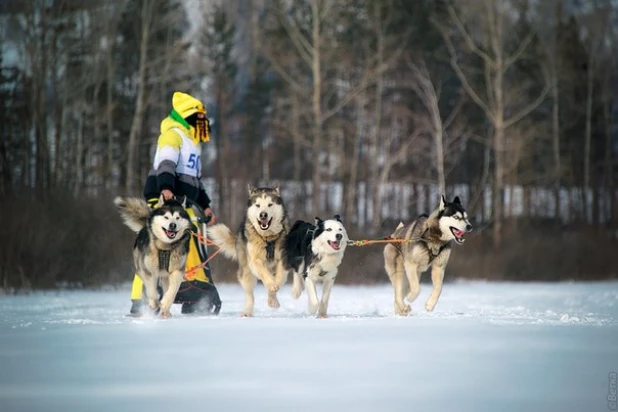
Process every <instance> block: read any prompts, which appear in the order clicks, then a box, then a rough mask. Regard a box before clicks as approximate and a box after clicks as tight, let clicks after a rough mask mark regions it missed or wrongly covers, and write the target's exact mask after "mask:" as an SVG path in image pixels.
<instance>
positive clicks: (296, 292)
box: [292, 288, 303, 299]
mask: <svg viewBox="0 0 618 412" xmlns="http://www.w3.org/2000/svg"><path fill="white" fill-rule="evenodd" d="M302 293H303V291H302V289H301V288H292V298H294V299H298V298H299V297H300V295H301V294H302Z"/></svg>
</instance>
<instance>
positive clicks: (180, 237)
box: [114, 196, 192, 317]
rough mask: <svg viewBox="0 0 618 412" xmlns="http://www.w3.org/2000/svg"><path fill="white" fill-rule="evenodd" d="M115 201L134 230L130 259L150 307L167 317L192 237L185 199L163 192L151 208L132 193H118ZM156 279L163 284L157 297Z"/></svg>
mask: <svg viewBox="0 0 618 412" xmlns="http://www.w3.org/2000/svg"><path fill="white" fill-rule="evenodd" d="M114 203H115V204H116V206H117V207H118V209H119V211H120V215H121V216H122V219H123V220H124V223H125V224H126V225H127V226H128V227H129V228H131V229H132V230H133V231H135V232H137V238H136V239H135V244H134V246H133V262H134V264H135V270H136V273H137V275H138V276H139V277H140V278H142V280H143V281H144V285H145V286H146V296H147V297H148V304H149V306H150V309H152V310H154V311H157V310H160V314H161V316H162V317H169V316H171V313H170V309H171V307H172V304H173V303H174V299H175V298H176V293H178V288H179V287H180V283H181V282H182V279H183V278H184V275H185V264H186V261H187V254H188V252H189V242H190V240H191V229H192V224H191V218H190V217H189V214H188V213H187V211H186V210H185V206H186V205H185V203H184V201H183V202H182V203H181V202H179V201H176V200H164V199H163V197H162V196H161V197H160V198H159V202H158V203H157V205H156V206H155V208H154V209H152V208H150V207H149V206H148V203H146V201H145V200H143V199H139V198H135V197H127V198H123V197H117V198H116V199H114ZM159 279H160V280H161V286H162V288H163V298H161V299H160V300H159V292H158V290H157V284H158V283H159Z"/></svg>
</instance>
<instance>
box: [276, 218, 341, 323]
mask: <svg viewBox="0 0 618 412" xmlns="http://www.w3.org/2000/svg"><path fill="white" fill-rule="evenodd" d="M347 245H348V234H347V232H346V230H345V227H344V226H343V223H342V222H341V218H340V216H339V215H335V217H334V218H333V219H327V220H322V219H320V218H319V217H316V218H315V224H311V223H309V222H303V221H302V220H298V221H296V223H294V226H292V229H290V233H289V234H288V237H287V239H286V242H285V258H286V259H285V262H286V268H287V269H288V270H289V269H291V270H292V272H293V276H294V283H293V287H292V296H293V297H294V299H298V297H299V296H300V294H301V293H302V290H303V287H305V286H306V289H307V296H308V298H309V306H308V308H309V314H310V315H313V314H315V313H316V312H318V317H320V318H325V317H326V312H327V310H328V300H329V298H330V291H331V289H332V287H333V285H334V284H335V278H336V277H337V272H338V270H339V265H340V264H341V261H342V259H343V254H344V253H345V249H346V247H347ZM316 283H322V284H323V289H322V299H321V300H318V296H317V291H316Z"/></svg>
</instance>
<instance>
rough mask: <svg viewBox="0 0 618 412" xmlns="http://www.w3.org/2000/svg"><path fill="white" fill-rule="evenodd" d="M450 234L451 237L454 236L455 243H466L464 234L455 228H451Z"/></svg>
mask: <svg viewBox="0 0 618 412" xmlns="http://www.w3.org/2000/svg"><path fill="white" fill-rule="evenodd" d="M451 233H452V234H453V236H455V241H456V242H457V243H463V242H465V241H466V239H465V236H466V232H465V231H463V230H459V229H457V228H455V227H452V226H451Z"/></svg>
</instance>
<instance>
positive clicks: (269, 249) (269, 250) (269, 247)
mask: <svg viewBox="0 0 618 412" xmlns="http://www.w3.org/2000/svg"><path fill="white" fill-rule="evenodd" d="M275 242H276V240H271V241H270V242H266V259H268V260H273V259H274V258H275Z"/></svg>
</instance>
